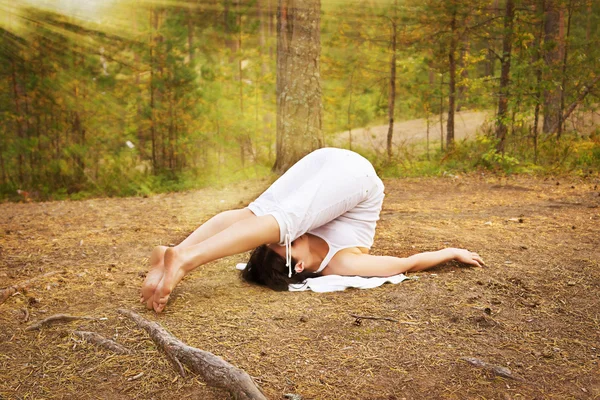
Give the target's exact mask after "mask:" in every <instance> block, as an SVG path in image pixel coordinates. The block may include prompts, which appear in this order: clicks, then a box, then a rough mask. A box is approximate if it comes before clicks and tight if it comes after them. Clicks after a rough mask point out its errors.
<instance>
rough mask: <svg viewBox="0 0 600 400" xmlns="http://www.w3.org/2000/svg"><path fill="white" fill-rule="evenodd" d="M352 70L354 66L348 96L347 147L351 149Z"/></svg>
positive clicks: (351, 75) (352, 74) (351, 76)
mask: <svg viewBox="0 0 600 400" xmlns="http://www.w3.org/2000/svg"><path fill="white" fill-rule="evenodd" d="M354 71H356V68H352V73H351V74H350V98H349V99H348V115H347V121H348V148H349V149H350V150H352V119H351V115H352V114H351V109H352V91H353V89H354V86H353V83H354Z"/></svg>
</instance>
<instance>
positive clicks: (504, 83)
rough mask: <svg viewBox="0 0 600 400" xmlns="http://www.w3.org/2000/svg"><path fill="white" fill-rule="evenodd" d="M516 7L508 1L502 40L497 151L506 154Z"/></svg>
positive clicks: (511, 1) (511, 0)
mask: <svg viewBox="0 0 600 400" xmlns="http://www.w3.org/2000/svg"><path fill="white" fill-rule="evenodd" d="M514 17H515V5H514V1H513V0H506V14H505V15H504V38H503V40H502V72H501V74H500V88H499V90H498V92H499V99H498V115H497V117H496V118H497V119H496V139H497V140H498V144H497V145H496V151H497V152H499V153H504V146H505V141H506V114H507V111H508V96H509V84H510V55H511V52H512V41H513V23H514Z"/></svg>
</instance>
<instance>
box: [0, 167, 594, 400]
mask: <svg viewBox="0 0 600 400" xmlns="http://www.w3.org/2000/svg"><path fill="white" fill-rule="evenodd" d="M385 183H386V188H387V190H386V194H387V196H386V199H385V202H384V209H383V211H382V220H381V221H380V223H379V225H378V235H377V237H376V240H375V243H376V244H375V247H374V248H373V253H375V254H388V255H397V256H407V255H410V254H412V253H415V252H418V251H425V250H434V249H439V248H442V247H447V246H455V247H466V248H469V249H472V250H475V251H478V252H479V253H480V254H481V255H482V256H483V258H484V259H485V260H486V262H487V264H488V267H487V268H485V269H472V268H463V267H460V266H458V265H456V264H453V263H450V264H447V265H444V266H441V267H439V268H437V269H434V270H432V271H429V272H426V273H419V274H416V276H418V277H419V279H417V280H411V281H407V282H404V283H401V284H399V285H386V286H384V287H381V288H377V289H372V290H366V291H357V290H349V291H346V292H342V293H327V294H315V293H275V292H271V291H268V290H265V289H262V288H258V287H252V286H249V285H247V284H245V283H242V282H241V281H240V280H239V278H238V275H237V273H236V271H235V269H234V266H235V264H236V263H237V262H239V261H242V260H243V259H244V256H238V257H231V258H229V259H226V260H223V261H220V262H215V263H212V264H210V265H207V266H205V267H203V268H200V269H199V270H197V271H195V272H194V273H193V274H191V275H190V276H189V277H187V278H186V279H185V280H184V281H183V282H182V284H181V285H180V286H179V287H178V289H177V290H176V292H175V295H174V296H172V301H171V302H170V304H169V307H168V308H167V309H166V312H165V313H164V314H162V315H154V314H153V313H152V312H149V311H146V310H144V309H143V308H142V306H141V305H140V304H139V303H137V300H138V290H139V287H140V285H141V283H142V280H143V276H144V272H145V270H146V268H147V265H146V263H147V255H148V253H149V251H150V249H151V248H152V246H154V245H156V244H174V243H177V242H178V241H180V240H181V239H183V238H184V237H185V236H186V235H187V234H188V233H189V232H191V231H192V230H193V229H194V228H195V227H196V226H197V225H199V224H200V223H201V222H203V221H204V220H206V219H207V218H208V217H210V216H211V215H213V214H214V213H216V212H218V211H221V210H224V209H229V208H233V207H240V206H244V205H246V204H247V203H248V202H249V201H250V200H252V198H253V197H254V196H256V195H257V194H259V193H260V192H261V190H262V189H264V188H265V187H266V186H267V185H268V182H266V181H262V182H252V183H247V184H242V185H238V186H234V187H229V188H225V189H218V190H217V189H205V190H200V191H195V192H186V193H178V194H168V195H157V196H153V197H150V198H129V199H94V200H87V201H78V202H71V201H67V202H51V203H39V204H0V246H1V247H0V288H6V287H10V286H15V285H18V284H19V282H22V281H26V280H27V279H31V278H34V277H36V276H38V275H42V274H44V273H47V272H51V271H59V273H57V274H54V275H51V276H48V277H47V278H44V279H40V280H39V281H34V282H33V283H32V284H31V285H30V286H29V288H28V289H24V290H20V291H19V292H17V293H16V294H14V295H11V296H10V297H8V299H7V300H6V301H5V302H4V303H3V304H1V305H0V375H1V376H0V398H6V399H12V398H74V397H77V398H84V399H85V398H93V399H96V398H105V399H132V398H133V399H150V398H155V399H170V398H203V399H227V398H228V397H229V395H228V394H227V393H225V392H222V391H220V390H217V389H212V388H209V387H207V386H206V385H205V384H204V383H203V382H201V381H200V380H199V379H198V378H196V377H194V376H193V375H192V376H190V374H188V377H187V378H181V377H179V376H178V374H177V373H176V372H175V370H174V369H173V368H172V366H171V365H170V364H169V362H168V361H167V360H166V359H165V358H164V356H163V355H162V354H161V353H160V352H159V351H158V350H157V349H156V347H155V346H154V344H153V343H152V341H151V340H150V339H149V338H148V336H147V335H146V334H145V332H143V331H141V330H140V329H138V328H137V327H136V326H135V325H134V324H133V323H131V322H130V321H129V320H127V319H124V318H123V317H121V316H119V315H118V314H117V313H116V310H117V309H118V308H128V309H132V310H135V311H137V312H139V313H141V314H142V315H144V316H145V317H146V318H149V319H151V320H155V321H157V322H159V323H160V324H162V325H163V326H164V327H165V328H167V329H168V330H169V331H171V332H172V333H173V334H175V335H176V336H177V337H178V338H179V339H181V340H182V341H184V342H186V343H187V344H189V345H191V346H195V347H198V348H200V349H203V350H207V351H210V352H213V353H214V354H216V355H219V356H221V357H223V358H224V359H225V360H227V361H229V362H230V363H232V364H234V365H236V366H238V367H239V368H242V369H243V370H245V371H246V372H248V373H249V374H250V375H251V376H252V377H254V379H255V380H256V381H257V382H258V383H259V384H260V385H261V387H262V388H263V389H264V390H265V393H266V394H267V396H268V397H269V398H273V399H279V398H282V397H283V394H284V393H298V394H301V395H302V396H304V398H307V399H402V398H406V399H413V398H416V399H419V398H444V399H464V398H488V399H491V398H498V399H519V398H522V399H532V398H540V399H541V398H549V399H566V398H573V399H595V398H598V397H600V369H599V368H600V367H599V363H600V265H599V264H600V228H599V226H600V189H599V188H598V186H599V185H600V180H599V179H598V178H597V177H596V178H586V179H578V178H560V179H549V178H546V179H536V178H527V177H516V178H509V179H508V180H507V179H506V178H502V179H500V178H486V177H482V176H480V175H477V176H475V175H473V176H470V177H460V178H431V179H415V180H387V181H386V182H385ZM62 313H64V314H70V315H80V316H92V317H95V318H107V319H106V320H103V319H98V320H77V321H72V322H64V323H60V324H53V325H48V326H45V327H42V328H41V329H39V330H33V331H25V329H26V328H27V326H29V325H30V324H32V323H34V322H35V321H39V320H42V319H44V318H47V317H48V316H51V315H53V314H62ZM351 314H355V315H361V316H373V317H381V318H387V320H386V319H361V320H360V321H359V323H356V318H354V317H352V316H351ZM26 319H27V320H28V321H27V322H26ZM75 330H80V331H92V332H96V333H98V334H101V335H102V336H104V337H105V338H108V339H113V340H115V341H116V342H118V343H120V344H122V345H124V346H125V347H127V348H129V349H131V350H132V353H131V354H123V355H117V354H113V353H111V352H110V351H108V350H104V349H101V348H98V347H95V346H94V345H92V344H90V343H88V342H86V341H85V340H82V339H81V338H80V337H77V336H75V335H73V334H72V332H73V331H75ZM470 358H475V359H478V360H481V361H482V362H484V363H488V364H489V365H492V366H498V367H501V368H508V369H510V371H511V373H514V374H515V375H516V376H518V377H522V378H523V380H522V381H521V380H514V379H508V378H503V377H500V376H498V375H495V374H494V373H492V372H490V371H493V368H491V367H490V368H488V369H485V368H477V367H476V366H473V365H472V364H470V363H468V362H466V361H465V359H470ZM142 373H143V374H142Z"/></svg>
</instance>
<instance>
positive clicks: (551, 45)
mask: <svg viewBox="0 0 600 400" xmlns="http://www.w3.org/2000/svg"><path fill="white" fill-rule="evenodd" d="M557 3H558V0H549V1H548V2H547V3H546V18H545V19H546V23H545V25H544V42H545V44H544V47H545V48H547V49H548V50H547V51H546V52H545V54H544V60H545V62H546V65H547V66H548V73H547V75H546V76H545V77H543V80H544V81H546V82H549V85H548V87H547V88H546V89H545V90H544V110H543V111H544V127H543V131H544V133H546V134H549V133H550V131H551V130H552V129H553V127H555V126H557V125H558V123H559V115H560V87H559V85H557V84H552V82H555V81H556V80H555V76H556V74H557V73H558V72H559V71H560V69H559V68H560V61H561V46H560V37H559V36H560V11H559V9H558V7H559V6H558V4H557Z"/></svg>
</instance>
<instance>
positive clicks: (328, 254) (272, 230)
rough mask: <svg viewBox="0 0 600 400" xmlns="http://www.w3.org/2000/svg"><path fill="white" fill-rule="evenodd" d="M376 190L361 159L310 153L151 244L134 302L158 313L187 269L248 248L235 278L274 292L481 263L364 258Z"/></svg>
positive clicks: (378, 199)
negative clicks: (327, 278) (229, 204)
mask: <svg viewBox="0 0 600 400" xmlns="http://www.w3.org/2000/svg"><path fill="white" fill-rule="evenodd" d="M383 189H384V187H383V183H382V182H381V179H379V177H377V174H376V173H375V170H374V169H373V166H372V165H371V164H370V163H369V161H368V160H366V159H365V158H363V157H362V156H360V155H358V154H356V153H354V152H351V151H348V150H342V149H334V148H325V149H319V150H316V151H314V152H312V153H310V154H309V155H307V156H306V157H304V158H303V159H302V160H300V161H298V162H297V163H296V164H295V165H294V166H292V167H291V168H290V169H289V170H288V171H287V172H286V173H285V174H283V175H282V176H281V177H280V178H279V179H278V180H277V181H275V182H274V183H273V185H271V187H269V189H267V190H266V191H265V192H264V193H263V194H261V195H260V196H259V197H258V199H256V200H255V201H254V202H252V203H250V204H249V205H248V207H246V208H243V209H238V210H230V211H225V212H222V213H220V214H218V215H216V216H215V217H213V218H211V219H210V220H208V221H207V222H206V223H204V224H203V225H202V226H200V227H199V228H198V229H196V230H195V231H194V232H193V233H192V234H191V235H190V236H188V237H187V238H186V239H185V240H184V241H183V242H181V243H180V244H179V245H177V246H175V247H170V248H167V247H165V246H158V247H156V248H155V249H154V250H153V252H152V254H151V256H150V265H151V267H150V270H149V271H148V274H147V276H146V280H145V281H144V284H143V285H142V291H141V301H142V302H144V303H146V306H147V307H148V308H154V310H155V311H156V312H161V311H162V310H163V309H164V307H165V305H166V303H167V301H168V299H169V295H170V294H171V292H172V291H173V289H174V288H175V286H176V285H177V284H178V283H179V282H180V281H181V279H183V277H184V276H185V275H187V274H188V273H189V272H190V271H192V270H193V269H195V268H197V267H199V266H200V265H204V264H206V263H208V262H210V261H213V260H217V259H219V258H222V257H227V256H230V255H234V254H238V253H243V252H245V251H248V250H251V249H255V250H254V251H253V252H252V254H251V256H250V260H249V261H248V265H247V266H246V269H245V270H244V271H243V273H242V277H243V278H244V279H246V280H248V281H251V282H255V283H258V284H261V285H265V286H268V287H271V288H273V289H275V290H287V288H288V284H289V283H296V282H301V281H303V280H304V279H306V278H307V277H312V276H318V275H352V276H356V275H358V276H369V277H370V276H392V275H396V274H400V273H404V272H413V271H422V270H424V269H427V268H431V267H433V266H436V265H438V264H441V263H444V262H446V261H450V260H457V261H460V262H463V263H466V264H470V265H475V266H479V267H481V266H482V265H483V260H482V259H481V257H479V255H478V254H477V253H472V252H470V251H468V250H463V249H454V248H447V249H443V250H439V251H434V252H427V253H420V254H415V255H413V256H410V257H407V258H398V257H390V256H373V255H370V254H369V249H370V248H371V246H372V244H373V238H374V236H375V226H376V223H377V221H378V220H379V213H380V211H381V205H382V203H383V198H384V193H383Z"/></svg>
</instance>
